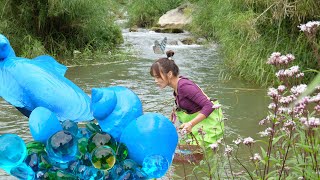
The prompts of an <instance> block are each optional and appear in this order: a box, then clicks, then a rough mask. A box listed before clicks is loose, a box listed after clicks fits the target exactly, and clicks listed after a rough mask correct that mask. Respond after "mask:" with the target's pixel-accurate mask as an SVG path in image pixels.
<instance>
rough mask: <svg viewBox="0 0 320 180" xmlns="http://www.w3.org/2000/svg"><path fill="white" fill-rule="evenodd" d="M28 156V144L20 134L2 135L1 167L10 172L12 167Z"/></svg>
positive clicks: (0, 141)
mask: <svg viewBox="0 0 320 180" xmlns="http://www.w3.org/2000/svg"><path fill="white" fill-rule="evenodd" d="M26 156H27V148H26V144H25V143H24V141H23V140H22V139H21V138H20V137H19V136H18V135H15V134H3V135H1V136H0V168H2V169H4V170H5V171H7V172H10V170H11V168H13V167H15V166H17V165H19V164H21V163H22V162H23V161H24V159H25V158H26Z"/></svg>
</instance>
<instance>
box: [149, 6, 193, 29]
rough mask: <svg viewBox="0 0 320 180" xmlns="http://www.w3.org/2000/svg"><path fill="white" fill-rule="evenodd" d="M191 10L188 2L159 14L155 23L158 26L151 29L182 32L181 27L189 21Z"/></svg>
mask: <svg viewBox="0 0 320 180" xmlns="http://www.w3.org/2000/svg"><path fill="white" fill-rule="evenodd" d="M191 12H192V10H191V5H190V4H184V5H181V6H179V7H177V8H176V9H172V10H170V11H168V12H167V13H166V14H164V15H163V16H161V17H160V18H159V21H158V23H157V25H158V26H159V27H153V28H152V29H153V30H154V31H156V32H171V33H179V32H183V27H184V26H186V25H187V24H190V23H191V20H192V18H191Z"/></svg>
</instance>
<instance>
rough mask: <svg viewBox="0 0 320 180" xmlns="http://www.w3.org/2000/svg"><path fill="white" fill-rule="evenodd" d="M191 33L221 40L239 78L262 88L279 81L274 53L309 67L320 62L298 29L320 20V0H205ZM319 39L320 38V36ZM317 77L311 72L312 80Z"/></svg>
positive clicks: (232, 70)
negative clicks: (273, 64) (270, 58)
mask: <svg viewBox="0 0 320 180" xmlns="http://www.w3.org/2000/svg"><path fill="white" fill-rule="evenodd" d="M196 5H197V8H196V10H195V13H194V16H193V23H192V25H191V28H190V29H191V31H192V32H193V33H194V34H197V35H199V36H202V37H206V38H207V39H209V40H215V41H218V42H219V44H220V52H221V55H222V57H223V58H224V63H225V64H226V65H227V66H228V67H229V68H230V72H232V74H233V75H235V76H241V77H242V78H243V79H245V80H247V81H250V82H254V83H257V84H261V85H267V84H269V83H270V82H272V81H275V78H274V71H273V70H272V69H271V68H270V67H268V66H267V65H266V60H267V58H268V56H269V55H270V53H272V52H275V51H279V52H282V53H293V54H295V56H296V59H298V61H297V62H298V65H299V66H301V67H302V68H303V69H307V68H311V69H316V67H317V66H316V65H317V64H316V60H315V58H314V55H313V54H312V52H311V48H310V46H309V44H308V42H307V39H306V37H305V36H304V34H303V33H302V32H299V29H298V27H297V26H298V25H300V24H302V23H306V22H307V21H309V20H319V19H320V8H319V7H320V1H317V0H308V1H299V0H296V1H295V0H291V1H283V0H237V1H234V0H199V1H197V2H196ZM318 40H319V36H318ZM314 75H315V73H306V76H307V77H308V78H307V79H309V80H310V79H311V78H312V77H314Z"/></svg>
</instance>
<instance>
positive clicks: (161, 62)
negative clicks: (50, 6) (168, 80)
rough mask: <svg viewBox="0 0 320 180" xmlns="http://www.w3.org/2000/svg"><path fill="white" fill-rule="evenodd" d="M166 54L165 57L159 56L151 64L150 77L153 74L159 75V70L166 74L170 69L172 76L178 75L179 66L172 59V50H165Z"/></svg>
mask: <svg viewBox="0 0 320 180" xmlns="http://www.w3.org/2000/svg"><path fill="white" fill-rule="evenodd" d="M166 54H167V58H160V59H158V60H157V61H155V62H154V63H153V64H152V65H151V67H150V75H151V76H152V77H154V76H158V77H161V75H160V73H161V72H162V73H163V74H167V73H168V72H169V71H171V72H172V74H173V75H174V76H178V75H179V67H178V66H177V65H176V63H175V62H174V60H173V59H172V56H173V55H174V52H173V51H172V50H169V51H167V52H166ZM153 73H155V74H153Z"/></svg>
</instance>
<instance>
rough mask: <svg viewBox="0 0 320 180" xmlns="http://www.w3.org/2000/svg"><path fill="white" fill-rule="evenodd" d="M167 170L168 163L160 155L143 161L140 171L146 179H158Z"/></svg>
mask: <svg viewBox="0 0 320 180" xmlns="http://www.w3.org/2000/svg"><path fill="white" fill-rule="evenodd" d="M168 169H169V162H168V160H167V159H166V158H164V157H163V156H161V155H151V156H147V157H145V158H144V159H143V162H142V170H143V172H145V173H146V174H147V176H148V177H152V178H160V177H162V176H163V175H165V174H166V172H167V170H168Z"/></svg>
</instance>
